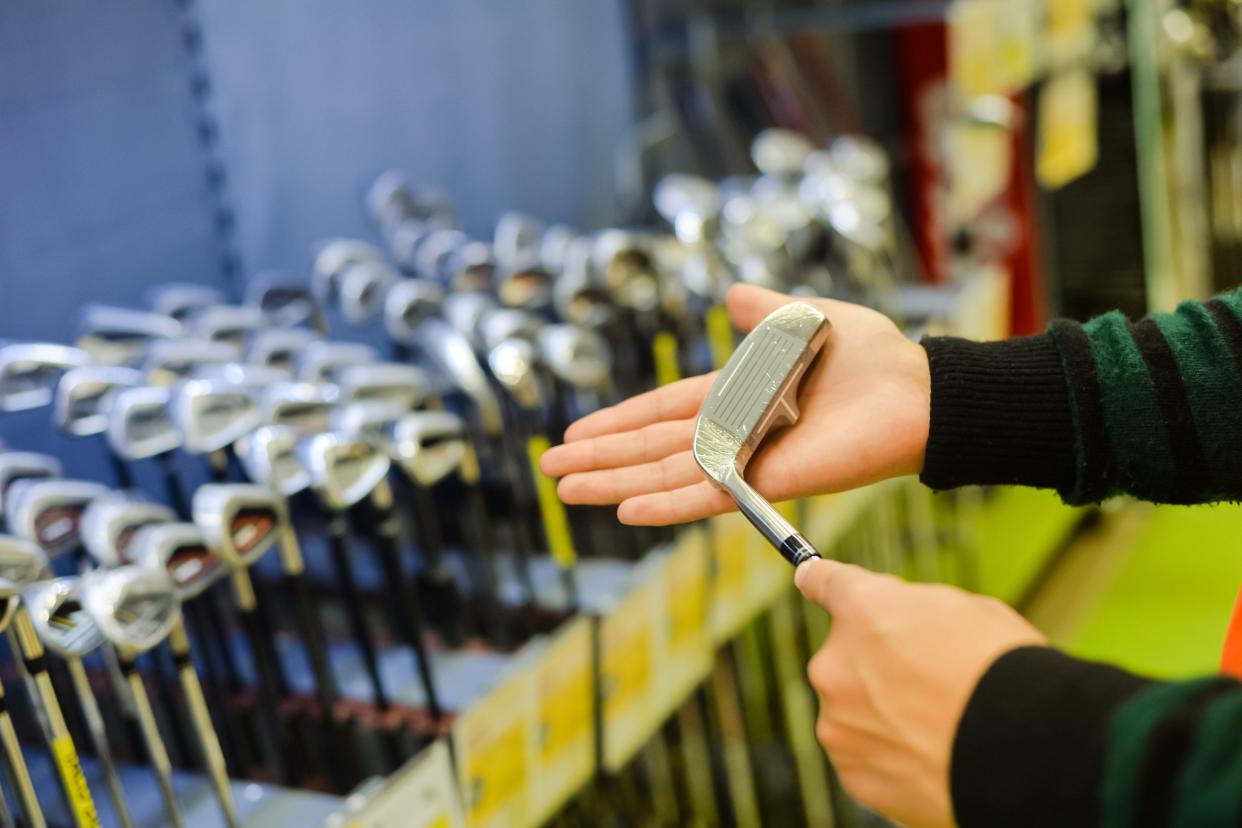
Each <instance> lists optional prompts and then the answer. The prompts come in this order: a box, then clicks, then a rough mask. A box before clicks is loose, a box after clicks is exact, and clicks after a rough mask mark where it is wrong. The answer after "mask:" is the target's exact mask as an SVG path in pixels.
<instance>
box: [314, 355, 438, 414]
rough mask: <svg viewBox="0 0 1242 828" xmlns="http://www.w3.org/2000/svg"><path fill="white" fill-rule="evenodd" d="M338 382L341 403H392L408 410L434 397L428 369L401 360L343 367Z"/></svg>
mask: <svg viewBox="0 0 1242 828" xmlns="http://www.w3.org/2000/svg"><path fill="white" fill-rule="evenodd" d="M338 384H339V386H340V389H341V402H343V403H347V402H361V403H367V402H374V403H394V404H396V405H402V406H404V407H405V408H406V409H407V410H410V409H414V408H418V407H420V406H423V405H426V404H427V403H428V401H429V400H431V399H432V398H433V397H435V393H434V392H433V390H432V389H431V377H429V376H428V375H427V372H425V371H423V370H422V369H421V368H419V367H417V366H415V365H407V364H405V363H400V362H378V363H374V364H371V365H354V366H351V367H349V368H345V369H343V370H342V371H341V372H340V377H339V380H338Z"/></svg>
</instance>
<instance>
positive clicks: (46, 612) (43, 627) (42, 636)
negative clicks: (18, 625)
mask: <svg viewBox="0 0 1242 828" xmlns="http://www.w3.org/2000/svg"><path fill="white" fill-rule="evenodd" d="M81 587H82V584H81V580H80V579H79V578H77V577H70V578H56V579H55V580H51V581H39V582H37V583H34V584H31V585H30V586H28V587H26V588H25V589H24V590H22V603H24V604H25V605H26V610H27V612H29V613H30V622H31V624H32V625H33V626H34V629H35V633H36V634H37V635H38V636H39V640H40V641H41V642H43V646H44V647H45V648H47V649H48V650H50V651H52V652H54V653H56V655H58V656H60V657H62V658H83V657H84V656H86V655H89V654H90V653H93V652H94V651H95V650H97V649H99V648H100V647H101V646H103V643H104V637H103V633H101V632H100V631H99V627H98V626H96V625H95V621H94V619H93V618H91V617H90V615H89V614H88V613H87V612H86V609H85V608H84V607H83V606H82V588H81Z"/></svg>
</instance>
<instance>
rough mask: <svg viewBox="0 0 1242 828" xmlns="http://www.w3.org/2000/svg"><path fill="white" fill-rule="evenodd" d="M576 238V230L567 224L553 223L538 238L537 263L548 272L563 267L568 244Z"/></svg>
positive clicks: (559, 270) (558, 270)
mask: <svg viewBox="0 0 1242 828" xmlns="http://www.w3.org/2000/svg"><path fill="white" fill-rule="evenodd" d="M576 238H578V231H577V230H575V229H574V228H572V227H570V226H569V225H567V224H554V225H552V226H551V227H549V228H548V229H547V230H545V231H543V236H542V237H541V238H540V239H539V265H540V266H541V267H542V268H543V269H544V270H546V271H548V272H549V273H560V272H561V271H562V270H564V269H565V259H566V257H567V256H568V253H569V246H570V245H571V244H573V242H574V239H576Z"/></svg>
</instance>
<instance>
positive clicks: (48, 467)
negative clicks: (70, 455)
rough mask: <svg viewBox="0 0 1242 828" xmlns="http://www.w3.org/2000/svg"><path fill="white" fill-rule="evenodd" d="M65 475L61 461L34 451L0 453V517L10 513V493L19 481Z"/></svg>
mask: <svg viewBox="0 0 1242 828" xmlns="http://www.w3.org/2000/svg"><path fill="white" fill-rule="evenodd" d="M62 474H64V469H63V468H62V467H61V464H60V461H59V460H57V459H56V458H55V457H53V456H52V455H50V454H39V453H36V452H33V451H4V452H0V517H4V516H5V515H6V514H7V513H8V506H9V492H10V490H11V489H12V488H13V484H14V483H16V482H18V481H19V480H47V479H49V478H54V477H60V476H61V475H62Z"/></svg>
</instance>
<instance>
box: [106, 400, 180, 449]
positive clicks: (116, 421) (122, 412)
mask: <svg viewBox="0 0 1242 828" xmlns="http://www.w3.org/2000/svg"><path fill="white" fill-rule="evenodd" d="M108 398H109V401H108V402H107V403H106V405H107V407H108V428H107V430H106V431H105V432H104V434H105V435H106V436H107V438H108V445H109V446H111V447H112V451H113V453H115V454H116V455H117V456H118V457H121V458H123V459H125V460H142V459H144V458H147V457H156V456H158V455H161V454H165V453H167V452H170V451H175V450H176V449H178V448H179V447H180V446H181V443H182V439H183V437H182V434H181V430H180V429H178V428H177V426H176V425H174V424H173V422H172V420H171V419H170V418H169V416H168V402H169V400H170V399H171V398H172V391H171V389H169V388H167V387H157V386H150V385H145V386H142V387H139V388H125V389H122V390H120V391H113V392H112V393H111V394H109V395H108Z"/></svg>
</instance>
